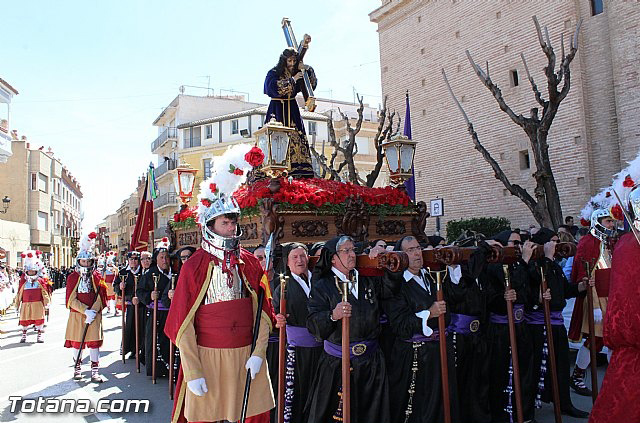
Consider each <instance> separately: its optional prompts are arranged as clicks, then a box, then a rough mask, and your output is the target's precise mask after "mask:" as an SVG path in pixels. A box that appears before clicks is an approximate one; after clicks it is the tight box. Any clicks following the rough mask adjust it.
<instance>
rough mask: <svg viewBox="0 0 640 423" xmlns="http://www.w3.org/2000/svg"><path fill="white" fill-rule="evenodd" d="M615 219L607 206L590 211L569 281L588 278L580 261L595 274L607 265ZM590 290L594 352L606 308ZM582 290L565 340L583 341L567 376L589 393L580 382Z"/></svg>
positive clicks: (585, 350)
mask: <svg viewBox="0 0 640 423" xmlns="http://www.w3.org/2000/svg"><path fill="white" fill-rule="evenodd" d="M615 225H616V221H615V220H614V219H613V216H611V212H610V211H609V210H608V209H597V210H595V211H594V212H593V213H592V214H591V230H590V233H589V234H587V235H585V236H583V237H582V238H581V239H580V242H579V243H578V248H577V251H576V255H575V257H574V259H573V268H572V270H571V282H572V283H574V284H577V283H579V282H581V281H583V280H585V279H586V280H587V281H588V280H589V275H587V274H586V270H585V266H584V263H589V265H590V267H591V269H594V268H595V271H593V270H592V272H593V273H594V274H595V275H596V276H598V272H599V271H605V269H609V268H611V252H612V249H611V245H610V243H611V242H612V237H613V236H614V234H615ZM591 289H592V290H593V319H594V323H595V325H594V330H595V336H596V348H597V351H598V352H599V351H601V350H602V347H603V345H604V344H603V342H602V319H603V318H604V315H605V313H606V311H607V298H606V297H601V296H599V295H598V291H597V290H596V289H595V287H593V288H591ZM586 301H587V296H586V293H584V292H583V293H582V294H581V295H580V296H579V297H578V298H576V302H575V305H574V307H573V314H572V315H571V324H570V326H569V339H570V340H572V341H573V342H580V340H581V339H582V336H583V335H584V334H587V336H586V337H585V340H584V344H583V345H582V347H580V349H579V350H578V354H577V355H576V365H575V367H574V368H573V374H572V375H571V387H572V388H573V390H574V391H576V392H577V393H578V394H580V395H585V396H590V395H591V389H589V388H588V387H587V385H585V383H584V375H585V372H586V370H587V367H589V364H590V362H591V354H590V353H589V345H590V344H589V337H590V336H591V335H592V334H590V333H589V320H588V317H587V312H588V311H587V310H588V309H589V308H588V307H587V305H586Z"/></svg>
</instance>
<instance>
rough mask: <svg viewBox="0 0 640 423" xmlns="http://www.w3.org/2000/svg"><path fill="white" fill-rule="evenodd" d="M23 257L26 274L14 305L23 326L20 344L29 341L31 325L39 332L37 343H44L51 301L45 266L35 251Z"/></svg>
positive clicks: (24, 254)
mask: <svg viewBox="0 0 640 423" xmlns="http://www.w3.org/2000/svg"><path fill="white" fill-rule="evenodd" d="M21 257H22V260H23V268H24V273H23V274H22V277H21V278H20V285H19V288H18V295H17V296H16V299H15V303H14V305H15V307H16V310H18V309H19V310H20V320H19V322H18V324H19V325H20V326H22V338H20V342H21V343H24V342H26V341H27V329H28V328H29V326H31V325H35V327H36V330H37V331H38V338H37V342H44V338H43V326H44V318H45V308H46V307H47V306H48V305H49V302H50V301H51V296H50V294H49V291H48V289H47V285H46V281H45V279H44V278H43V269H44V266H42V263H41V262H40V258H39V254H37V252H36V251H34V250H29V251H25V252H24V253H22V255H21Z"/></svg>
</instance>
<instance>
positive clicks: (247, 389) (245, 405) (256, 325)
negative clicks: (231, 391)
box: [239, 245, 270, 423]
mask: <svg viewBox="0 0 640 423" xmlns="http://www.w3.org/2000/svg"><path fill="white" fill-rule="evenodd" d="M267 247H268V248H267V250H270V247H269V246H268V245H267ZM268 263H269V262H268V261H267V266H266V268H267V269H268V268H269V266H268ZM263 303H264V289H260V292H259V293H258V308H257V310H256V320H255V322H254V324H253V340H252V341H251V354H253V352H254V351H255V349H256V344H257V343H258V332H259V331H260V320H261V316H262V304H263ZM249 357H251V355H249ZM250 392H251V370H247V377H246V378H245V381H244V394H243V396H242V410H241V412H240V420H239V421H240V423H245V420H246V419H247V408H248V407H249V393H250Z"/></svg>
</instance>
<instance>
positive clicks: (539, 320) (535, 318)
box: [524, 311, 564, 326]
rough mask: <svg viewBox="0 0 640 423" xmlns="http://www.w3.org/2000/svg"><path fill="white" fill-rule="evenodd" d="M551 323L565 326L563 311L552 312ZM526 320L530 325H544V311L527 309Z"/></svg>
mask: <svg viewBox="0 0 640 423" xmlns="http://www.w3.org/2000/svg"><path fill="white" fill-rule="evenodd" d="M550 315H551V324H552V325H558V326H563V325H564V318H563V317H562V312H561V311H552V312H551V314H550ZM524 320H525V321H526V322H527V323H528V324H530V325H544V324H545V322H544V312H542V311H527V312H526V313H525V314H524Z"/></svg>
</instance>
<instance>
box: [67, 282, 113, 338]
mask: <svg viewBox="0 0 640 423" xmlns="http://www.w3.org/2000/svg"><path fill="white" fill-rule="evenodd" d="M92 276H93V278H92V282H93V287H94V292H88V293H76V298H77V299H78V301H80V302H81V303H82V304H84V305H86V306H87V307H88V308H91V307H92V306H93V304H94V302H95V301H96V300H97V297H96V294H95V289H96V288H97V289H98V295H99V296H100V299H101V301H102V305H103V307H104V305H105V304H106V303H107V289H106V286H105V285H104V283H103V282H102V276H101V275H100V274H99V273H97V272H94V273H93V275H92ZM79 280H80V275H79V274H78V273H77V272H73V273H71V274H70V275H69V276H68V277H67V290H66V299H65V303H66V304H67V305H68V304H69V298H70V296H71V294H72V293H73V292H74V290H75V289H76V285H77V284H78V281H79ZM69 311H70V312H71V314H70V316H69V320H70V321H71V320H76V321H78V317H77V316H74V314H76V315H80V316H81V317H80V320H81V322H80V323H81V326H80V327H83V326H84V313H82V312H80V311H78V310H75V309H73V308H70V309H69ZM100 313H101V311H100V312H98V314H100ZM98 317H101V316H97V317H96V319H98ZM76 323H77V322H76ZM69 324H70V323H69V322H67V333H66V334H65V336H66V338H67V339H65V343H64V346H65V348H80V345H81V342H79V341H78V340H77V339H73V338H72V339H69V338H70V337H69V331H70V330H72V331H73V332H72V333H74V334H76V335H78V336H76V337H75V338H81V336H79V334H78V333H77V332H76V331H75V329H77V330H80V329H79V326H78V325H77V324H76V325H72V326H73V327H74V328H75V329H70V326H69ZM98 333H99V334H98ZM86 339H87V340H86V341H85V343H84V347H85V348H100V347H101V346H102V329H101V326H100V325H92V326H90V328H89V331H88V332H87V337H86Z"/></svg>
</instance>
